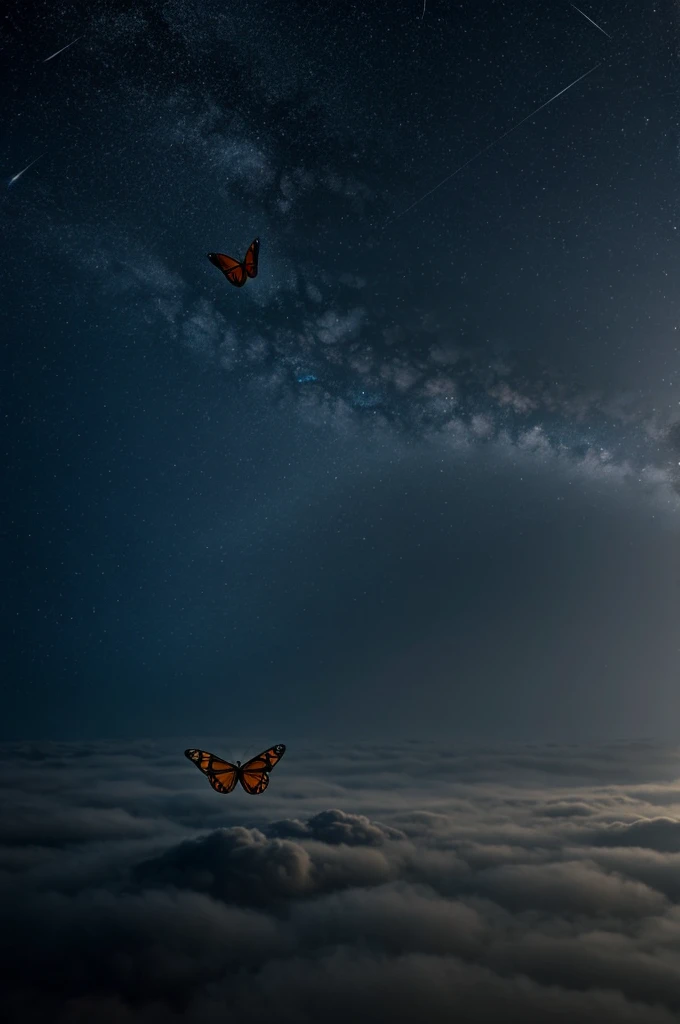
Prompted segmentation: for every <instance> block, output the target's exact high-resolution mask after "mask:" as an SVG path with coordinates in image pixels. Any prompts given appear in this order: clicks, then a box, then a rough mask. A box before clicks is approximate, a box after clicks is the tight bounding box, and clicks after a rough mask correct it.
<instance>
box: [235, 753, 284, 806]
mask: <svg viewBox="0 0 680 1024" xmlns="http://www.w3.org/2000/svg"><path fill="white" fill-rule="evenodd" d="M285 752H286V747H285V745H284V744H283V743H277V745H276V746H275V747H270V748H269V750H263V751H262V753H261V754H258V755H257V757H251V759H250V761H246V763H245V764H242V765H241V767H240V769H239V779H240V782H241V785H242V786H243V788H244V789H245V791H246V793H250V794H251V796H257V794H259V793H264V791H265V789H266V788H267V786H268V785H269V772H270V771H271V770H272V768H274V766H275V765H277V764H278V762H279V761H280V760H281V758H282V757H283V755H284V754H285Z"/></svg>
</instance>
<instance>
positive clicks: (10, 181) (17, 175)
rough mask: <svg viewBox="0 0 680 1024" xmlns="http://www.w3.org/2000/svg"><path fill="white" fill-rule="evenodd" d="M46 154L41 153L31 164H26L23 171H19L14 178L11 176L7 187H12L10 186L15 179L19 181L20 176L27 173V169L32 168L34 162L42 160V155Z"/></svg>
mask: <svg viewBox="0 0 680 1024" xmlns="http://www.w3.org/2000/svg"><path fill="white" fill-rule="evenodd" d="M44 155H45V154H44V153H41V154H40V156H37V157H36V158H35V160H31V162H30V164H26V166H25V167H24V169H23V171H19V173H18V174H15V175H14V177H13V178H10V179H9V181H8V182H7V188H10V186H12V185H13V184H14V182H15V181H18V180H19V178H20V177H21V175H22V174H25V173H26V171H27V170H29V168H31V167H32V166H33V164H37V162H38V160H40V159H41V157H43V156H44Z"/></svg>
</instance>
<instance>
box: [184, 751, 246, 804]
mask: <svg viewBox="0 0 680 1024" xmlns="http://www.w3.org/2000/svg"><path fill="white" fill-rule="evenodd" d="M184 756H185V757H188V758H189V760H190V761H193V762H194V764H195V765H196V767H197V768H198V769H200V771H202V772H203V774H204V775H207V777H208V782H209V783H210V785H211V786H212V788H213V789H215V790H217V792H218V793H231V791H232V789H233V788H234V786H235V785H236V781H237V779H238V769H237V767H236V765H235V764H232V763H231V761H224V760H222V758H221V757H216V756H215V755H214V754H210V753H209V752H208V751H207V750H194V749H193V748H190V749H189V750H185V751H184Z"/></svg>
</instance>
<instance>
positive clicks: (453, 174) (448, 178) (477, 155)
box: [383, 61, 602, 230]
mask: <svg viewBox="0 0 680 1024" xmlns="http://www.w3.org/2000/svg"><path fill="white" fill-rule="evenodd" d="M601 63H602V61H599V62H598V63H597V64H596V65H595V67H593V68H591V69H590V71H586V72H585V74H583V75H580V77H579V78H576V79H575V80H574V81H573V82H570V83H569V85H565V87H564V89H560V91H559V92H556V93H555V95H554V96H551V97H550V99H549V100H546V101H545V103H541V105H540V107H536V109H535V110H532V111H531V113H530V114H527V116H526V117H523V118H522V120H521V121H518V122H517V124H513V126H512V128H508V130H507V132H503V134H502V135H499V136H498V138H497V139H494V140H493V142H490V143H489V145H488V146H485V147H484V149H480V151H479V153H475V155H474V156H471V157H470V159H469V160H466V161H465V163H464V164H461V165H460V167H457V168H456V170H455V171H451V173H450V174H447V176H446V177H445V178H443V179H442V180H441V181H440V182H439V184H438V185H435V186H434V188H431V189H430V191H429V192H425V194H424V195H422V196H420V198H419V199H416V201H415V202H414V203H411V205H410V206H407V207H406V209H405V210H402V211H401V213H398V214H397V215H396V217H392V218H391V219H390V220H388V221H387V222H386V224H385V225H384V228H386V227H387V225H388V224H392V223H393V222H394V221H395V220H398V219H399V218H400V217H403V216H404V214H405V213H408V212H409V211H410V210H412V209H413V207H414V206H418V204H419V203H422V201H423V199H427V198H428V196H431V195H432V193H433V192H436V191H437V189H438V188H441V187H442V185H445V184H446V183H447V181H451V178H455V177H456V175H457V174H460V172H461V171H464V170H465V168H466V167H469V166H470V164H472V163H474V162H475V160H478V159H479V158H480V156H484V154H485V153H488V152H489V150H490V149H493V147H494V146H497V145H498V143H499V142H502V141H503V139H507V137H508V135H510V134H511V132H514V131H516V130H517V129H518V128H519V127H520V125H523V124H524V122H525V121H528V120H529V118H531V117H535V115H536V114H538V113H540V111H541V110H544V109H545V108H546V107H547V106H548V105H549V104H550V103H554V101H555V100H556V99H557V98H558V97H559V96H561V95H562V94H563V93H565V92H567V91H568V90H569V89H573V87H574V86H575V85H578V83H579V82H582V81H583V79H584V78H587V77H588V75H592V73H593V71H597V69H598V68H599V66H600V64H601ZM384 228H383V230H384Z"/></svg>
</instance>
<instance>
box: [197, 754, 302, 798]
mask: <svg viewBox="0 0 680 1024" xmlns="http://www.w3.org/2000/svg"><path fill="white" fill-rule="evenodd" d="M285 752H286V747H285V745H284V744H283V743H277V744H276V746H274V747H270V748H269V750H263V751H262V753H261V754H258V755H257V757H251V759H250V761H246V762H245V764H241V762H240V761H237V762H236V764H232V763H231V761H225V760H224V759H223V758H221V757H217V755H216V754H211V753H209V751H207V750H196V749H194V748H193V747H190V748H189V749H188V750H185V751H184V756H185V757H188V758H189V760H190V761H193V763H194V764H195V765H196V767H197V768H198V769H199V771H202V772H203V774H204V775H206V776H207V778H208V782H209V783H210V785H211V786H212V788H213V789H214V790H215V791H216V792H217V793H231V791H232V789H234V787H235V786H236V783H237V782H240V783H241V785H242V786H243V788H244V789H245V791H246V793H250V795H251V796H258V795H259V794H260V793H264V791H265V789H266V788H267V786H268V785H269V773H270V772H271V770H272V768H274V766H275V765H276V764H278V762H279V761H280V760H281V758H282V757H283V755H284V754H285Z"/></svg>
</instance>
